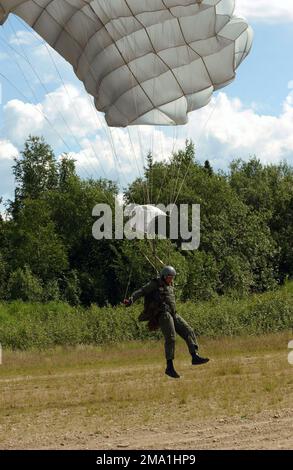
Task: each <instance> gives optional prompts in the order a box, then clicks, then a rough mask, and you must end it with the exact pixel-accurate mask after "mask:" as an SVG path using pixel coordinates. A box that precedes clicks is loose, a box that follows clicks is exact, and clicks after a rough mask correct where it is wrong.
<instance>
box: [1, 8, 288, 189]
mask: <svg viewBox="0 0 293 470" xmlns="http://www.w3.org/2000/svg"><path fill="white" fill-rule="evenodd" d="M0 3H1V2H0ZM237 13H238V14H240V15H243V16H245V17H246V18H247V19H248V21H249V23H250V24H251V25H252V27H253V29H254V35H255V38H254V44H253V48H252V51H251V54H250V55H249V57H248V58H247V59H246V60H245V61H244V62H243V63H242V64H241V66H240V67H239V69H238V73H237V78H236V80H235V81H234V82H233V84H231V85H229V86H228V87H226V88H223V89H222V90H220V91H219V92H217V93H216V94H215V97H214V98H213V100H212V103H211V104H210V105H209V106H207V107H206V108H203V109H202V110H200V111H197V112H194V113H192V114H191V115H190V122H189V124H188V125H187V126H184V127H182V126H181V127H179V128H177V129H174V128H172V129H171V128H170V129H166V128H160V127H156V128H146V127H144V128H132V129H130V130H129V131H128V130H122V129H113V130H111V131H109V130H108V129H107V127H106V125H105V122H104V119H103V116H102V115H98V113H97V112H96V111H95V110H94V107H93V105H92V101H91V98H90V97H89V96H88V95H87V94H86V92H85V91H84V89H83V86H82V84H81V83H80V82H79V81H78V79H77V78H76V77H75V75H74V73H73V71H72V68H71V66H69V65H68V64H67V63H66V62H65V61H64V60H63V59H62V58H60V57H59V56H58V55H57V54H56V53H55V52H54V51H52V49H49V48H48V47H47V46H46V45H45V44H44V42H43V41H42V40H41V39H40V38H38V37H36V36H35V35H33V34H32V33H30V32H29V30H28V29H27V27H25V26H24V24H23V23H21V21H20V20H18V19H17V18H13V17H10V18H9V19H8V21H7V22H6V23H5V25H4V26H2V27H0V72H1V73H2V74H3V75H5V77H6V79H4V78H3V77H1V76H0V82H1V85H2V106H1V108H0V171H1V179H0V196H1V195H2V196H3V197H4V198H8V197H12V194H13V188H14V181H13V178H12V175H11V165H12V163H13V160H12V157H13V156H18V155H19V152H20V151H21V148H22V145H23V143H24V141H25V139H26V137H27V136H28V134H29V133H32V134H42V135H44V136H45V138H46V140H47V141H48V142H49V143H50V144H51V145H52V147H53V149H54V151H55V152H56V155H57V156H59V155H60V154H61V153H62V152H64V151H67V152H72V155H73V157H74V158H76V160H77V168H78V172H79V174H80V175H81V176H83V177H88V176H94V177H98V176H108V177H110V178H113V179H116V180H117V181H118V182H119V183H120V185H121V186H125V185H126V184H127V182H129V181H131V180H132V179H133V178H134V177H135V176H137V175H139V174H141V172H142V166H143V160H144V156H145V154H146V153H147V152H148V150H150V149H151V150H153V151H154V154H155V157H156V158H158V159H160V158H166V157H167V156H169V155H170V152H171V151H172V150H176V149H177V148H180V147H181V146H183V145H184V141H185V139H186V138H192V139H193V140H194V141H195V143H196V145H197V147H198V149H197V155H198V158H199V160H201V161H204V160H205V159H207V158H208V159H210V160H211V162H212V164H213V165H214V167H216V168H221V169H227V168H228V166H229V163H230V162H231V161H232V159H233V158H236V157H241V158H243V159H248V158H249V157H250V156H251V155H254V154H256V155H257V156H258V157H259V158H260V159H261V160H262V161H263V162H264V163H276V162H279V161H280V160H283V159H286V160H287V161H288V162H289V163H291V164H293V61H292V48H293V27H292V26H293V1H292V0H283V1H282V2H279V3H277V2H275V0H266V1H265V0H257V1H256V0H238V2H237ZM49 51H50V52H49ZM52 58H53V60H52ZM28 62H29V63H28ZM30 64H31V65H30ZM56 66H57V67H58V70H59V72H60V74H61V77H62V81H61V80H60V77H59V75H58V74H57V72H56V68H55V67H56ZM9 82H10V83H9ZM64 85H65V86H64ZM13 86H14V87H15V88H14V87H13ZM17 89H18V90H19V91H17ZM44 115H46V116H48V117H49V121H50V123H49V122H48V121H47V120H46V119H45V118H44ZM109 133H110V134H109Z"/></svg>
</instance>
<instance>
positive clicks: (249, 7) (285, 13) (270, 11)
mask: <svg viewBox="0 0 293 470" xmlns="http://www.w3.org/2000/svg"><path fill="white" fill-rule="evenodd" d="M235 12H236V13H237V14H239V15H241V16H245V17H246V18H248V19H250V20H257V21H262V22H292V21H293V1H292V0H279V1H276V0H236V10H235Z"/></svg>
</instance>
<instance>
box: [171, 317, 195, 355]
mask: <svg viewBox="0 0 293 470" xmlns="http://www.w3.org/2000/svg"><path fill="white" fill-rule="evenodd" d="M174 326H175V331H176V332H177V333H178V335H179V336H181V338H183V339H184V341H185V342H186V344H187V346H188V350H189V352H190V354H191V356H193V355H194V354H196V353H197V351H198V343H197V339H196V335H195V333H194V331H193V329H192V328H191V326H190V325H188V323H187V322H186V321H185V320H184V319H183V318H182V317H180V315H175V317H174Z"/></svg>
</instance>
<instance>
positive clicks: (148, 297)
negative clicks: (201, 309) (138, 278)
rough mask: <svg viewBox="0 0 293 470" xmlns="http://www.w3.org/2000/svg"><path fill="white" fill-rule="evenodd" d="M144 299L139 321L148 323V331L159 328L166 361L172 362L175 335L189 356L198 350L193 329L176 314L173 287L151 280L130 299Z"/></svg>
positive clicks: (160, 280)
mask: <svg viewBox="0 0 293 470" xmlns="http://www.w3.org/2000/svg"><path fill="white" fill-rule="evenodd" d="M140 297H144V310H143V312H142V313H141V315H140V316H139V320H140V321H148V322H149V326H150V329H155V328H156V326H157V327H160V328H161V330H162V333H163V335H164V338H165V354H166V359H167V361H168V360H173V359H174V354H175V336H176V333H178V334H179V336H181V338H183V339H184V340H185V342H186V344H187V346H188V349H189V352H190V354H191V355H193V354H195V353H196V352H197V350H198V345H197V340H196V336H195V333H194V331H193V329H192V328H191V327H190V326H189V325H188V324H187V323H186V321H185V320H184V319H183V318H182V317H180V315H178V314H177V313H176V302H175V293H174V287H173V286H172V285H167V284H166V283H165V282H164V281H163V280H162V279H160V278H158V279H153V280H151V281H150V282H149V283H148V284H146V285H145V286H143V287H142V288H141V289H139V290H137V291H135V292H134V293H133V295H132V297H131V299H132V301H133V302H135V301H136V300H137V299H139V298H140Z"/></svg>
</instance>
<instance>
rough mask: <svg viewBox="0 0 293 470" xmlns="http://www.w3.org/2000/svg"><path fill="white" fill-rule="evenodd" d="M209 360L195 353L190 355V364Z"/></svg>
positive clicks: (204, 362) (198, 363)
mask: <svg viewBox="0 0 293 470" xmlns="http://www.w3.org/2000/svg"><path fill="white" fill-rule="evenodd" d="M207 362H209V359H208V358H207V357H200V356H199V355H198V354H197V353H194V354H193V355H192V362H191V363H192V365H193V366H198V365H200V364H206V363H207Z"/></svg>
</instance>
